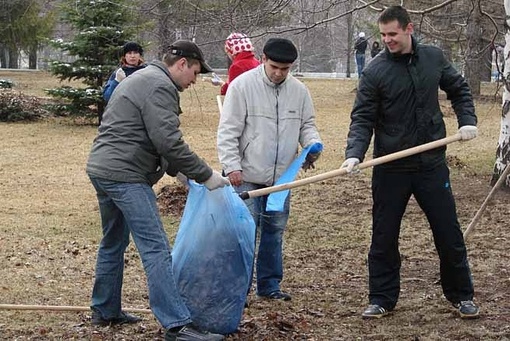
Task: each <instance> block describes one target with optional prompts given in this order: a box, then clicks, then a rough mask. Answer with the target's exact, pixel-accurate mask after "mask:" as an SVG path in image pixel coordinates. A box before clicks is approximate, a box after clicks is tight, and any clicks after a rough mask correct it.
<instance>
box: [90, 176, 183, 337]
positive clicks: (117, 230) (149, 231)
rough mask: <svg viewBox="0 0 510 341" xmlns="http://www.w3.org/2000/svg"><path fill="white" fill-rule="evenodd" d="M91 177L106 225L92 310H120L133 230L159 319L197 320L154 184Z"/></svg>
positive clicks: (166, 323) (168, 324) (167, 323)
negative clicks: (184, 293)
mask: <svg viewBox="0 0 510 341" xmlns="http://www.w3.org/2000/svg"><path fill="white" fill-rule="evenodd" d="M90 180H91V182H92V184H93V185H94V188H95V189H96V192H97V199H98V201H99V211H100V213H101V221H102V228H103V238H102V240H101V244H100V245H99V250H98V252H97V264H96V277H95V282H94V289H93V291H92V304H91V309H92V310H94V311H97V312H99V313H100V314H101V315H102V317H103V318H105V319H110V318H114V317H117V316H118V315H119V314H120V311H121V294H122V279H123V273H124V252H125V250H126V248H127V246H128V244H129V234H130V233H131V235H132V237H133V241H134V242H135V244H136V247H137V249H138V252H139V254H140V258H141V260H142V264H143V267H144V270H145V274H146V276H147V283H148V287H149V304H150V307H151V309H152V312H153V313H154V315H155V316H156V318H157V319H158V321H159V322H160V323H161V325H162V326H163V327H165V328H172V327H176V326H181V325H184V324H187V323H189V322H191V319H190V312H189V310H188V308H187V307H186V305H185V304H184V301H183V299H182V298H181V296H180V294H179V291H178V289H177V285H176V282H175V279H174V274H173V269H172V256H171V247H170V243H169V242H168V237H167V235H166V233H165V230H164V228H163V224H162V223H161V219H160V216H159V211H158V206H157V203H156V195H155V194H154V191H153V190H152V188H151V187H150V186H149V185H147V184H144V183H122V182H115V181H109V180H104V179H98V178H93V177H91V178H90Z"/></svg>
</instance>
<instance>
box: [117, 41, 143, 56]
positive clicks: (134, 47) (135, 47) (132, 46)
mask: <svg viewBox="0 0 510 341" xmlns="http://www.w3.org/2000/svg"><path fill="white" fill-rule="evenodd" d="M131 51H135V52H138V53H140V55H143V48H142V47H141V46H140V44H138V43H135V42H134V41H128V42H127V43H125V44H124V46H123V47H122V55H123V56H125V55H126V54H127V53H128V52H131Z"/></svg>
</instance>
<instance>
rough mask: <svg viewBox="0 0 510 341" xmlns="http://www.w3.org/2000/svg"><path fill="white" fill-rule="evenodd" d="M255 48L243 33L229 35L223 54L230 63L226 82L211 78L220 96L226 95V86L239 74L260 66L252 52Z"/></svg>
mask: <svg viewBox="0 0 510 341" xmlns="http://www.w3.org/2000/svg"><path fill="white" fill-rule="evenodd" d="M254 50H255V48H254V47H253V44H252V43H251V40H250V38H248V36H246V35H245V34H243V33H231V34H230V35H229V36H228V37H227V39H226V40H225V53H226V54H227V56H228V58H229V59H230V60H231V61H232V64H231V65H230V67H229V68H228V80H227V81H226V82H223V81H222V80H221V79H219V78H217V77H213V78H211V82H212V84H214V85H220V86H221V89H220V94H221V95H222V96H224V95H225V94H226V93H227V89H228V85H229V84H230V83H231V82H232V81H233V80H234V79H235V78H236V77H237V76H239V75H240V74H242V73H243V72H245V71H248V70H251V69H253V68H254V67H257V66H259V65H260V61H259V60H258V59H257V58H256V57H255V54H254V53H253V51H254Z"/></svg>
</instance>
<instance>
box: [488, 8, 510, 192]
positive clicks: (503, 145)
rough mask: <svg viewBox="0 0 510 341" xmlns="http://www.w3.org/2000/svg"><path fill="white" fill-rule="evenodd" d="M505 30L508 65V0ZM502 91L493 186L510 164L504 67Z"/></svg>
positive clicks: (509, 75)
mask: <svg viewBox="0 0 510 341" xmlns="http://www.w3.org/2000/svg"><path fill="white" fill-rule="evenodd" d="M505 12H506V25H505V28H506V32H505V41H506V44H505V50H504V56H505V64H506V65H510V64H508V63H510V0H505ZM503 78H504V79H503V82H504V85H505V86H504V92H503V110H502V115H501V131H500V133H499V141H498V148H497V149H496V163H495V164H494V172H493V174H492V179H491V185H492V186H494V184H495V183H496V181H498V179H499V177H500V176H501V173H503V170H504V169H505V168H506V167H509V166H510V113H509V112H510V70H509V68H505V70H504V72H503ZM503 188H505V189H506V190H510V177H508V178H507V179H506V180H505V182H504V184H503Z"/></svg>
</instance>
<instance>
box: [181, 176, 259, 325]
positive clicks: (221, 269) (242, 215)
mask: <svg viewBox="0 0 510 341" xmlns="http://www.w3.org/2000/svg"><path fill="white" fill-rule="evenodd" d="M188 183H189V193H188V198H187V201H186V206H185V208H184V213H183V216H182V219H181V224H180V226H179V231H178V232H177V236H176V239H175V243H174V248H173V251H172V258H173V269H174V275H175V278H176V282H177V286H178V287H179V290H180V293H181V295H182V297H183V299H184V300H185V302H186V305H187V307H188V309H189V310H190V313H191V319H192V321H193V323H195V324H196V325H198V326H199V327H201V328H203V329H206V330H208V331H211V332H213V333H219V334H229V333H233V332H235V331H236V330H237V328H238V326H239V323H240V322H241V318H242V314H243V309H244V304H245V301H246V295H247V293H248V288H249V285H250V278H251V271H252V266H253V259H254V248H255V222H254V221H253V218H252V216H251V214H250V211H249V210H248V208H247V207H246V205H245V204H244V202H243V201H242V200H241V199H240V198H239V196H238V194H236V193H235V192H234V189H233V188H232V187H231V186H226V187H223V188H219V189H216V190H214V191H209V190H207V189H206V188H205V187H204V186H203V185H199V184H197V183H195V182H194V181H189V182H188Z"/></svg>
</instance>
